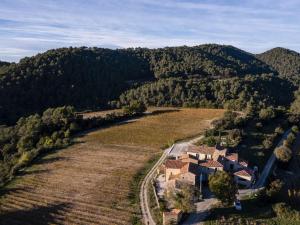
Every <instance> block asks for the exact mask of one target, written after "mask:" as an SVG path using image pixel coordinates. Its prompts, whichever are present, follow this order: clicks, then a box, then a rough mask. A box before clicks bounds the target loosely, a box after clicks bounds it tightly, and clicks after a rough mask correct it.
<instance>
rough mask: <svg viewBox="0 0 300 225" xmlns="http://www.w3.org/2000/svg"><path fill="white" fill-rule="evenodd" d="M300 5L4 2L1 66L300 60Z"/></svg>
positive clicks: (160, 0) (283, 0)
mask: <svg viewBox="0 0 300 225" xmlns="http://www.w3.org/2000/svg"><path fill="white" fill-rule="evenodd" d="M299 12H300V0H214V1H212V0H211V1H208V0H181V1H180V0H1V1H0V60H6V61H18V60H19V59H20V58H22V57H24V56H31V55H34V54H36V53H38V52H43V51H45V50H48V49H51V48H58V47H69V46H98V47H109V48H117V47H119V48H120V47H137V46H142V47H151V48H152V47H163V46H178V45H198V44H203V43H219V44H230V45H234V46H236V47H240V48H242V49H244V50H247V51H250V52H253V53H259V52H262V51H265V50H267V49H269V48H272V47H277V46H281V47H286V48H290V49H293V50H296V51H298V52H300V13H299Z"/></svg>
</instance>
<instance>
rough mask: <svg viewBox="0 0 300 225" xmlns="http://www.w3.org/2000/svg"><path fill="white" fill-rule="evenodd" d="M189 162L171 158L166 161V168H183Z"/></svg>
mask: <svg viewBox="0 0 300 225" xmlns="http://www.w3.org/2000/svg"><path fill="white" fill-rule="evenodd" d="M187 164H188V163H186V162H182V161H180V160H173V159H169V160H167V161H166V162H165V166H166V168H169V169H181V168H182V167H184V166H185V165H187Z"/></svg>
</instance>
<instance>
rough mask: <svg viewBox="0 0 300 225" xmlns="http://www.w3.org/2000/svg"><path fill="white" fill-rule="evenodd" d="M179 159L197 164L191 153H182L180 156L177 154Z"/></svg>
mask: <svg viewBox="0 0 300 225" xmlns="http://www.w3.org/2000/svg"><path fill="white" fill-rule="evenodd" d="M179 159H180V160H181V161H182V162H191V163H196V164H198V159H197V158H196V157H194V156H192V155H189V154H183V155H181V156H179Z"/></svg>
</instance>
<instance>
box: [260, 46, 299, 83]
mask: <svg viewBox="0 0 300 225" xmlns="http://www.w3.org/2000/svg"><path fill="white" fill-rule="evenodd" d="M257 57H258V58H259V59H261V60H262V61H264V62H265V63H266V64H268V65H270V66H271V67H273V68H274V69H275V70H277V71H278V73H279V74H280V76H281V77H284V78H286V79H288V80H290V81H292V82H294V83H295V84H296V85H299V84H300V54H299V53H298V52H295V51H292V50H289V49H285V48H273V49H271V50H269V51H266V52H264V53H262V54H258V55H257Z"/></svg>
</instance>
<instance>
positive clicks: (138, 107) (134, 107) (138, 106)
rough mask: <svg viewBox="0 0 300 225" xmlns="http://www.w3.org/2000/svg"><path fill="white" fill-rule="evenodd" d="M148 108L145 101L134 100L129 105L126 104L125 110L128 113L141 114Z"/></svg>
mask: <svg viewBox="0 0 300 225" xmlns="http://www.w3.org/2000/svg"><path fill="white" fill-rule="evenodd" d="M146 110H147V107H146V105H145V104H144V103H143V102H137V101H133V102H131V103H130V105H129V106H125V107H124V108H123V111H124V113H125V114H128V115H135V114H136V115H140V114H142V113H144V112H145V111H146Z"/></svg>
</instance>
